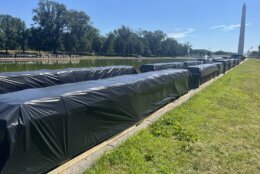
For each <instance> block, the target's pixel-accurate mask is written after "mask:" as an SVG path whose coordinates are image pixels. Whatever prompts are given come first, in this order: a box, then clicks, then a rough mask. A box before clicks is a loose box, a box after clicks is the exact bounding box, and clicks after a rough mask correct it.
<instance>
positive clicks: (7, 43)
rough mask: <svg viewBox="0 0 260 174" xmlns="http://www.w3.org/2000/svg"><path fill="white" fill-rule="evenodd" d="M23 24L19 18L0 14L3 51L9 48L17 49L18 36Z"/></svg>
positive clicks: (23, 26)
mask: <svg viewBox="0 0 260 174" xmlns="http://www.w3.org/2000/svg"><path fill="white" fill-rule="evenodd" d="M23 29H25V25H24V23H23V22H22V20H21V19H19V18H15V17H12V16H10V15H0V33H1V34H0V35H1V36H0V37H1V41H2V46H3V47H4V49H5V52H6V53H8V50H9V49H17V48H18V46H19V37H20V33H21V32H22V30H23Z"/></svg>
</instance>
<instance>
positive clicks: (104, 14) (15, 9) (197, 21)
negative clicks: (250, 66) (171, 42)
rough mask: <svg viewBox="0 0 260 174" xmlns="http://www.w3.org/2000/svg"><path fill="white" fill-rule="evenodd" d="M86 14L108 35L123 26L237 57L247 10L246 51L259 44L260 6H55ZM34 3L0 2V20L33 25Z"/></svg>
mask: <svg viewBox="0 0 260 174" xmlns="http://www.w3.org/2000/svg"><path fill="white" fill-rule="evenodd" d="M56 1H57V2H61V3H64V4H65V5H66V6H67V8H68V9H77V10H82V11H85V12H86V13H87V14H88V15H89V16H90V17H91V21H92V22H93V25H94V26H95V27H97V28H98V29H99V30H100V32H101V33H102V34H104V35H105V34H106V33H108V32H110V31H113V30H114V29H116V28H118V27H120V26H121V25H126V26H129V27H131V28H133V29H134V30H139V29H146V30H156V29H160V30H162V31H164V32H165V33H167V34H168V36H169V37H174V38H176V39H177V40H178V41H180V42H187V41H189V42H190V43H191V44H192V46H193V48H206V49H210V50H212V51H216V50H225V51H234V52H235V51H236V50H237V46H238V35H239V24H240V18H241V9H242V5H243V3H244V2H245V3H246V5H247V17H246V23H247V27H246V38H245V50H246V51H247V50H248V49H249V48H251V47H253V48H254V49H257V46H258V45H259V44H260V0H56ZM37 2H38V1H37V0H0V14H10V15H13V16H16V17H20V18H22V19H23V20H25V22H26V24H27V26H29V25H30V24H32V19H31V18H32V15H33V14H32V9H33V8H35V7H37Z"/></svg>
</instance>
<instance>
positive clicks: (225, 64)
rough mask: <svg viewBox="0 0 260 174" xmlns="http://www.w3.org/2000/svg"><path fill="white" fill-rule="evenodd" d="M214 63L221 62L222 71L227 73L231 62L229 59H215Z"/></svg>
mask: <svg viewBox="0 0 260 174" xmlns="http://www.w3.org/2000/svg"><path fill="white" fill-rule="evenodd" d="M214 62H222V63H223V64H224V71H227V70H229V69H230V67H231V61H230V60H229V59H215V60H214Z"/></svg>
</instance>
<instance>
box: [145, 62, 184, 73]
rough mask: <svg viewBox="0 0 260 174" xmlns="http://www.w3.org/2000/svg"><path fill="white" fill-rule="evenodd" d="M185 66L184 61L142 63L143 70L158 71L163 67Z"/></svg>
mask: <svg viewBox="0 0 260 174" xmlns="http://www.w3.org/2000/svg"><path fill="white" fill-rule="evenodd" d="M182 68H184V63H183V62H169V63H155V64H144V65H141V67H140V70H141V72H149V71H158V70H163V69H182Z"/></svg>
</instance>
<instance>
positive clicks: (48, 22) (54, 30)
mask: <svg viewBox="0 0 260 174" xmlns="http://www.w3.org/2000/svg"><path fill="white" fill-rule="evenodd" d="M33 13H34V16H33V21H34V22H35V26H36V27H37V28H39V29H40V30H41V33H42V34H43V35H42V39H44V41H43V42H44V44H45V45H46V49H47V50H52V51H53V53H54V54H56V53H57V50H58V49H59V48H60V47H61V36H62V33H63V32H64V31H65V30H66V29H67V23H68V22H67V21H68V13H67V9H66V7H65V5H63V4H59V3H57V2H54V1H50V0H40V1H39V3H38V7H37V8H36V9H34V10H33Z"/></svg>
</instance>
